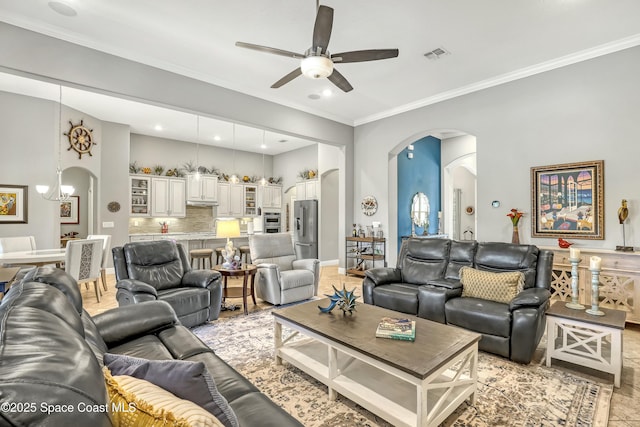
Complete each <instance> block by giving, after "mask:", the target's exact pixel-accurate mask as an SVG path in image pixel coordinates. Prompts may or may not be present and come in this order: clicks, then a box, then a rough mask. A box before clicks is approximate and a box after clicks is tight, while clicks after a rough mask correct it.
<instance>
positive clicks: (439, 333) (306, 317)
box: [272, 298, 480, 379]
mask: <svg viewBox="0 0 640 427" xmlns="http://www.w3.org/2000/svg"><path fill="white" fill-rule="evenodd" d="M328 304H329V299H328V298H326V299H322V300H317V301H310V302H307V303H303V304H297V305H294V306H292V307H287V308H283V309H280V310H274V311H273V312H272V314H273V315H274V316H276V317H278V318H281V319H283V320H287V321H289V322H292V323H294V324H297V325H299V326H302V327H304V328H305V329H307V330H309V331H312V332H315V333H317V334H319V335H321V336H323V337H326V338H328V339H331V340H333V341H335V342H337V343H340V344H342V345H344V346H346V347H349V348H352V349H354V350H357V351H359V352H361V353H363V354H365V355H367V356H369V357H372V358H374V359H376V360H379V361H381V362H384V363H386V364H388V365H391V366H393V367H395V368H397V369H399V370H401V371H404V372H407V373H409V374H411V375H413V376H415V377H418V378H421V379H424V378H426V377H427V376H429V375H430V374H431V373H433V372H434V371H436V370H437V369H438V368H440V367H441V366H443V365H444V364H445V363H446V362H447V361H448V360H449V359H450V358H451V357H452V356H453V355H455V354H457V353H458V352H460V351H463V350H465V349H466V348H468V347H470V346H472V345H473V344H474V343H475V342H477V341H479V340H480V335H479V334H476V333H473V332H470V331H467V330H465V329H461V328H458V327H455V326H448V325H443V324H441V323H437V322H432V321H429V320H426V319H421V318H419V317H416V316H412V315H409V314H405V313H399V312H397V311H392V310H387V309H385V308H382V307H377V306H373V305H369V304H363V303H358V304H357V307H356V311H355V312H354V313H353V315H349V314H346V315H343V314H342V311H341V310H340V309H338V308H336V309H334V310H333V312H331V313H321V312H320V310H318V306H322V307H326V306H327V305H328ZM385 316H387V317H402V318H407V319H411V320H415V321H416V339H415V341H414V342H411V341H402V340H394V339H388V338H377V337H376V328H377V327H378V323H379V322H380V319H381V318H383V317H385Z"/></svg>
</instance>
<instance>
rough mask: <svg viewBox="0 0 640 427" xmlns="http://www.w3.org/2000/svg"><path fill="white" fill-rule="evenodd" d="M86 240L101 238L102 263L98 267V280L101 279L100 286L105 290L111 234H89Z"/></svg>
mask: <svg viewBox="0 0 640 427" xmlns="http://www.w3.org/2000/svg"><path fill="white" fill-rule="evenodd" d="M87 239H88V240H93V239H102V240H103V242H104V244H103V245H102V265H101V267H100V280H101V281H102V287H103V288H104V290H105V291H107V290H109V289H108V288H107V264H108V263H109V253H111V235H110V234H89V235H88V236H87Z"/></svg>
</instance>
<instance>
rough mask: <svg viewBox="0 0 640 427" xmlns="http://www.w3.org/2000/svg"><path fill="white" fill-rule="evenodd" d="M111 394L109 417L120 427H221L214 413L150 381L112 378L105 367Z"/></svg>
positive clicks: (118, 376)
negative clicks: (159, 426) (160, 426)
mask: <svg viewBox="0 0 640 427" xmlns="http://www.w3.org/2000/svg"><path fill="white" fill-rule="evenodd" d="M103 373H104V377H105V383H106V385H107V392H108V393H109V409H110V411H109V415H110V416H111V422H112V424H113V425H114V426H117V427H145V426H158V425H162V426H164V427H191V426H193V427H196V426H197V427H221V426H222V425H223V424H222V423H221V422H220V421H218V420H217V419H216V417H214V416H213V415H212V414H211V413H209V412H208V411H206V410H204V409H203V408H201V407H199V406H198V405H196V404H195V403H193V402H190V401H188V400H184V399H179V398H177V397H176V396H174V395H173V394H171V393H169V392H168V391H166V390H164V389H162V388H160V387H158V386H157V385H154V384H151V383H150V382H148V381H145V380H141V379H138V378H134V377H130V376H128V375H116V376H112V375H111V373H110V372H109V369H108V368H106V367H104V368H103Z"/></svg>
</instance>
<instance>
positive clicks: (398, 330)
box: [376, 317, 416, 341]
mask: <svg viewBox="0 0 640 427" xmlns="http://www.w3.org/2000/svg"><path fill="white" fill-rule="evenodd" d="M376 337H378V338H391V339H396V340H406V341H415V339H416V322H415V320H410V319H406V318H400V317H383V318H382V319H380V323H378V328H377V329H376Z"/></svg>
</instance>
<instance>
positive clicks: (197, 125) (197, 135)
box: [193, 115, 200, 181]
mask: <svg viewBox="0 0 640 427" xmlns="http://www.w3.org/2000/svg"><path fill="white" fill-rule="evenodd" d="M193 178H194V179H195V180H196V181H199V180H200V116H199V115H198V116H196V174H195V175H194V177H193Z"/></svg>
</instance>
